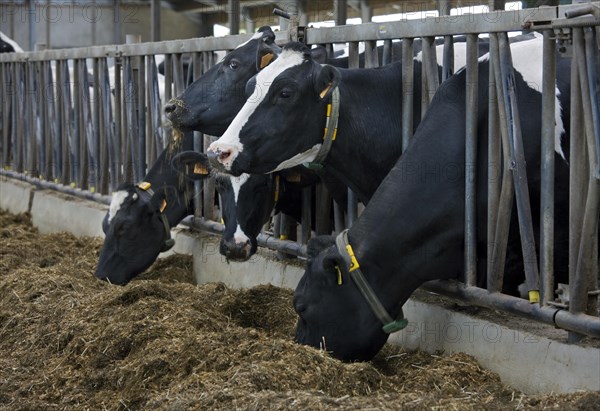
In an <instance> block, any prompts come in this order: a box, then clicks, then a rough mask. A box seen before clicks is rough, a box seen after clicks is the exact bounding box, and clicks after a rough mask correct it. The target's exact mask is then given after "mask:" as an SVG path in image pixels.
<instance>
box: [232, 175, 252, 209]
mask: <svg viewBox="0 0 600 411" xmlns="http://www.w3.org/2000/svg"><path fill="white" fill-rule="evenodd" d="M229 178H230V180H231V186H232V187H233V198H234V199H235V203H236V205H237V202H238V196H239V195H240V190H241V189H242V186H243V185H244V184H245V183H246V181H248V179H249V178H250V174H245V173H244V174H240V176H239V177H234V176H230V177H229Z"/></svg>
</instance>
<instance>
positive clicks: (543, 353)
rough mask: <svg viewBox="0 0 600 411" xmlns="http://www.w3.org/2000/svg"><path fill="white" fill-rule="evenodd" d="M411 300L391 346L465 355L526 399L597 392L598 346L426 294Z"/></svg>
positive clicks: (599, 384) (599, 383) (599, 386)
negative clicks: (569, 340)
mask: <svg viewBox="0 0 600 411" xmlns="http://www.w3.org/2000/svg"><path fill="white" fill-rule="evenodd" d="M413 297H414V298H411V299H410V300H409V301H408V302H407V303H406V304H405V305H404V308H403V309H404V314H405V316H406V318H407V319H408V320H409V325H408V326H407V327H406V328H405V329H404V330H402V331H400V332H397V333H394V334H392V335H391V337H390V339H389V342H390V343H392V344H398V345H401V346H403V347H406V348H408V349H416V348H420V349H423V350H426V351H428V352H432V353H433V352H437V351H444V352H445V353H454V352H464V353H467V354H470V355H472V356H474V357H475V358H477V360H478V361H479V363H480V364H481V365H482V366H483V367H485V368H487V369H488V370H491V371H494V372H496V373H498V375H499V376H500V378H501V379H502V381H504V382H505V383H507V384H509V385H512V386H513V387H515V388H517V389H519V390H521V391H523V392H525V393H528V394H538V393H549V392H555V393H566V392H575V391H578V390H592V391H597V390H600V349H599V343H600V341H597V340H596V341H593V340H592V341H588V342H587V343H585V342H584V343H583V344H579V345H575V344H566V343H565V341H566V338H567V333H566V332H564V331H563V330H558V329H555V328H553V327H551V326H546V325H544V324H540V323H535V322H532V321H527V320H523V319H520V318H514V317H512V316H508V315H506V314H502V313H498V312H495V311H493V310H488V309H485V308H477V307H468V306H465V305H464V304H462V303H459V302H458V303H457V301H455V300H453V299H450V298H446V297H442V296H438V295H435V297H434V295H433V294H430V293H427V292H425V291H418V292H417V293H415V295H414V296H413ZM432 299H435V301H436V303H437V304H441V306H440V305H437V304H431V303H430V302H429V301H431V300H432ZM423 300H425V301H423ZM459 310H466V311H467V312H468V313H465V312H461V311H459ZM492 319H493V321H492ZM509 325H510V326H509Z"/></svg>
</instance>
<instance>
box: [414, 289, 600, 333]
mask: <svg viewBox="0 0 600 411" xmlns="http://www.w3.org/2000/svg"><path fill="white" fill-rule="evenodd" d="M421 288H423V289H425V290H427V291H431V292H434V293H438V294H442V295H446V296H450V297H458V298H460V299H461V300H462V301H465V302H467V303H471V304H474V305H478V306H482V307H487V308H490V309H493V310H501V311H504V312H507V313H510V314H517V315H519V316H521V317H525V318H529V319H532V320H536V321H540V322H543V323H546V324H550V325H555V326H557V327H559V328H563V329H565V330H570V331H575V332H577V333H581V334H585V335H589V336H591V337H594V338H598V337H600V318H598V317H593V316H591V315H586V314H572V313H569V312H568V311H566V310H561V309H558V308H552V307H548V306H546V307H542V306H540V305H538V304H530V303H529V302H528V301H527V300H524V299H522V298H517V297H512V296H510V295H506V294H500V293H489V292H488V291H486V290H484V289H482V288H478V287H466V286H464V285H462V284H460V283H458V282H456V281H439V280H438V281H430V282H427V283H425V284H424V285H422V286H421Z"/></svg>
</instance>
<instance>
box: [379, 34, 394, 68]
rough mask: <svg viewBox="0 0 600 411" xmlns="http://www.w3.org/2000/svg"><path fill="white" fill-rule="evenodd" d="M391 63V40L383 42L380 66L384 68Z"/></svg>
mask: <svg viewBox="0 0 600 411" xmlns="http://www.w3.org/2000/svg"><path fill="white" fill-rule="evenodd" d="M391 62H392V40H385V41H384V42H383V54H382V55H381V65H382V66H385V65H387V64H390V63H391Z"/></svg>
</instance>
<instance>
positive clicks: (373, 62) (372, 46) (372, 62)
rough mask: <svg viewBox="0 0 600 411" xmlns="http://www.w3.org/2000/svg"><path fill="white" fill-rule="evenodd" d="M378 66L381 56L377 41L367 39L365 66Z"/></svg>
mask: <svg viewBox="0 0 600 411" xmlns="http://www.w3.org/2000/svg"><path fill="white" fill-rule="evenodd" d="M378 66H379V56H378V50H377V42H376V41H373V40H370V41H365V68H373V67H378Z"/></svg>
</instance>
